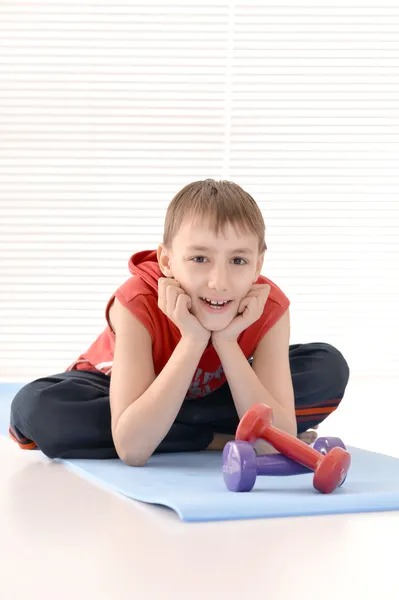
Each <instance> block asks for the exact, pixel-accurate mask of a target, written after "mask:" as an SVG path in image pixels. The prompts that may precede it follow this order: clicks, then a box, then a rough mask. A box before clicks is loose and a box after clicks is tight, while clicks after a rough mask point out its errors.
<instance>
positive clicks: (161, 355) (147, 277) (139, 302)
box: [66, 250, 290, 398]
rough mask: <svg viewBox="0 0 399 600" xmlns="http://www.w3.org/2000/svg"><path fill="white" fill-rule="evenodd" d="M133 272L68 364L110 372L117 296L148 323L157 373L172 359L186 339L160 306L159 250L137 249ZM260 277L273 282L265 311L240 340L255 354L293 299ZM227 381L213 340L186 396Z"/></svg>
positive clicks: (206, 391)
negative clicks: (99, 328)
mask: <svg viewBox="0 0 399 600" xmlns="http://www.w3.org/2000/svg"><path fill="white" fill-rule="evenodd" d="M128 267H129V271H130V272H131V273H132V276H131V277H129V279H127V281H125V283H124V284H123V285H121V286H120V287H119V288H118V289H117V290H116V291H115V293H114V294H112V296H111V298H110V299H109V301H108V303H107V306H106V309H105V318H106V321H107V326H106V328H105V329H104V331H103V332H102V333H101V334H100V335H99V336H98V337H97V339H96V340H95V341H94V342H93V343H92V345H91V346H90V347H89V348H88V350H86V352H84V353H83V354H81V355H80V356H79V357H78V358H77V359H76V360H75V361H74V362H73V363H72V364H71V365H70V366H69V367H68V368H67V369H66V370H67V371H72V370H89V371H101V372H102V373H104V374H105V375H111V373H112V363H113V357H114V348H115V333H114V331H113V329H112V327H111V324H110V321H109V309H110V307H111V305H112V303H113V301H114V299H115V298H118V300H119V301H120V302H121V304H123V306H125V307H126V308H127V309H128V310H129V311H130V312H131V313H132V314H133V315H134V316H135V317H136V318H137V319H139V321H141V323H142V324H143V325H144V326H145V327H146V328H147V330H148V331H149V333H150V335H151V339H152V358H153V362H154V370H155V374H156V375H158V374H159V373H160V372H161V371H162V369H163V368H164V366H165V364H166V363H167V362H168V360H169V358H170V356H171V354H172V353H173V351H174V349H175V347H176V345H177V344H178V342H179V340H180V339H181V334H180V330H179V329H178V327H176V325H175V324H174V323H173V322H172V321H171V320H170V319H169V317H167V316H166V315H165V314H164V313H163V312H162V311H161V309H160V308H159V307H158V279H159V278H160V277H163V274H162V272H161V270H160V268H159V265H158V261H157V253H156V250H143V251H142V252H137V253H136V254H133V256H132V257H131V258H130V260H129V263H128ZM256 283H268V284H269V285H270V286H271V290H270V293H269V297H268V299H267V302H266V304H265V308H264V311H263V314H262V315H261V317H260V318H259V319H258V320H257V321H255V323H253V324H252V325H250V326H249V327H248V328H247V329H245V330H244V331H243V332H242V333H241V334H240V335H239V336H238V340H237V341H238V344H239V346H240V348H241V350H242V351H243V353H244V354H245V356H246V358H247V359H248V358H250V357H251V356H252V355H253V353H254V351H255V348H256V346H257V344H258V343H259V340H260V339H261V338H262V337H263V336H264V334H265V333H266V332H267V331H268V330H269V329H270V328H271V327H273V325H274V324H275V323H276V322H277V321H278V320H279V319H280V317H281V316H282V315H283V313H284V312H285V311H286V310H287V308H288V307H289V305H290V300H289V299H288V298H287V296H285V294H284V293H283V292H282V291H281V290H280V288H279V287H277V285H276V284H275V283H273V282H272V281H271V280H270V279H267V278H266V277H264V276H263V275H260V276H259V277H258V279H257V280H256ZM225 381H226V377H225V375H224V372H223V367H222V364H221V362H220V359H219V356H218V354H217V352H216V351H215V349H214V348H213V346H212V342H211V341H210V342H209V344H208V346H207V347H206V349H205V350H204V353H203V355H202V357H201V359H200V362H199V363H198V366H197V369H196V371H195V373H194V376H193V379H192V381H191V384H190V386H189V389H188V391H187V394H186V396H187V397H189V398H190V397H191V398H196V397H199V396H206V395H207V394H210V393H211V392H213V391H214V390H216V389H217V388H218V387H220V386H221V385H222V384H223V383H224V382H225Z"/></svg>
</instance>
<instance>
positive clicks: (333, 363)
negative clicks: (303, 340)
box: [318, 343, 350, 393]
mask: <svg viewBox="0 0 399 600" xmlns="http://www.w3.org/2000/svg"><path fill="white" fill-rule="evenodd" d="M318 345H319V346H320V347H321V348H322V350H323V352H325V353H326V355H325V357H324V361H325V362H324V365H323V367H324V368H325V369H326V370H327V372H328V377H329V380H330V381H331V384H332V385H333V386H334V388H337V389H339V390H342V393H343V392H344V391H345V388H346V386H347V384H348V381H349V375H350V369H349V365H348V363H347V361H346V359H345V357H344V356H343V354H342V353H341V352H340V351H339V350H338V349H337V348H335V347H334V346H332V345H331V344H326V343H322V344H318ZM324 368H323V371H324Z"/></svg>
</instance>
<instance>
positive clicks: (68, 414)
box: [10, 370, 213, 459]
mask: <svg viewBox="0 0 399 600" xmlns="http://www.w3.org/2000/svg"><path fill="white" fill-rule="evenodd" d="M109 385H110V377H109V376H107V375H104V374H103V373H99V372H95V371H77V370H74V371H67V372H65V373H58V374H56V375H51V376H49V377H43V378H40V379H37V380H35V381H33V382H31V383H28V384H27V385H25V386H24V387H23V388H21V389H20V390H19V391H18V393H17V394H16V396H15V397H14V399H13V401H12V404H11V415H10V436H11V437H12V438H13V439H14V440H15V441H16V442H17V443H18V444H19V445H20V446H21V447H22V448H27V449H32V448H34V447H35V446H36V447H38V448H39V449H40V450H41V451H42V452H43V453H44V454H45V455H46V456H48V457H49V458H101V459H102V458H117V456H118V454H117V452H116V449H115V446H114V442H113V438H112V432H111V410H110V401H109ZM212 437H213V434H212V431H211V429H210V428H209V427H206V426H193V425H190V424H181V423H178V422H175V423H174V424H173V425H172V427H171V429H170V430H169V432H168V433H167V435H166V436H165V438H164V440H163V441H162V442H161V444H160V445H159V446H158V448H157V449H156V450H155V452H182V451H190V450H202V449H204V448H206V447H207V446H208V444H209V443H210V442H211V440H212Z"/></svg>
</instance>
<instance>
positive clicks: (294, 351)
mask: <svg viewBox="0 0 399 600" xmlns="http://www.w3.org/2000/svg"><path fill="white" fill-rule="evenodd" d="M289 360H290V367H291V376H292V383H293V387H294V395H295V409H296V418H297V424H298V435H301V434H303V433H304V432H305V431H307V430H308V429H311V428H313V427H315V426H317V425H318V424H319V423H321V422H322V421H324V419H326V418H327V417H328V415H329V414H331V413H332V412H333V411H334V410H336V409H337V407H338V406H339V404H340V402H341V400H342V398H343V396H344V392H345V388H346V385H347V383H348V380H349V366H348V364H347V362H346V360H345V358H344V357H343V355H342V354H341V352H340V351H339V350H337V349H336V348H334V346H331V345H330V344H326V343H323V342H313V343H309V344H293V345H291V346H290V348H289ZM249 362H250V363H252V360H251V359H250V360H249ZM179 418H180V419H181V420H182V421H183V422H187V423H198V424H201V423H208V424H210V425H211V426H212V427H213V431H214V432H215V433H227V434H234V433H235V431H236V429H237V426H238V423H239V418H238V414H237V411H236V408H235V405H234V402H233V398H232V395H231V392H230V388H229V385H228V382H226V383H224V384H223V385H222V386H221V387H220V388H219V389H217V390H215V391H214V392H212V393H211V394H209V395H208V396H205V397H204V398H200V399H196V400H186V401H185V402H184V404H183V406H182V409H181V411H180V413H179Z"/></svg>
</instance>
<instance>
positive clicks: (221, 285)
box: [208, 268, 228, 291]
mask: <svg viewBox="0 0 399 600" xmlns="http://www.w3.org/2000/svg"><path fill="white" fill-rule="evenodd" d="M208 286H209V287H210V288H211V289H214V290H220V291H226V290H227V289H228V283H227V274H226V272H225V271H224V270H223V269H218V268H215V269H213V270H212V273H211V276H210V278H209V283H208Z"/></svg>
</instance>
